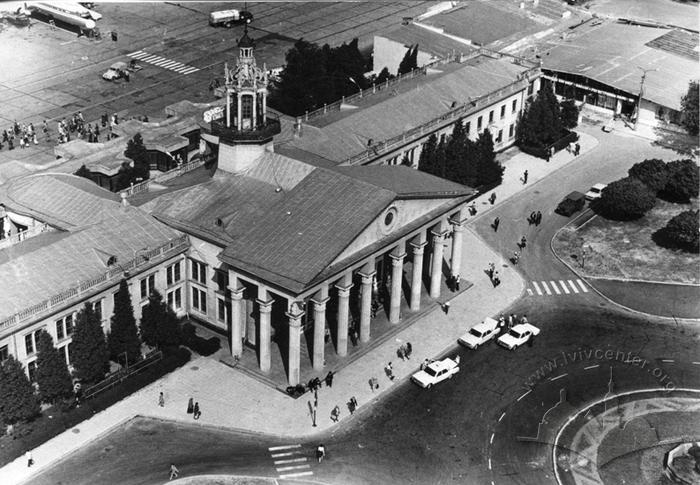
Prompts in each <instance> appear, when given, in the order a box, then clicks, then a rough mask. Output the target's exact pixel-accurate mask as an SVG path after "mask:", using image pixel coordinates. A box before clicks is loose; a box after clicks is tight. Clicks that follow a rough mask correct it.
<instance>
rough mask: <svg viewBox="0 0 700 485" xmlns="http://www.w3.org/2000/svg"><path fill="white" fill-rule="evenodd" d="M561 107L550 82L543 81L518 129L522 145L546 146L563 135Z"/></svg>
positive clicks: (524, 113)
mask: <svg viewBox="0 0 700 485" xmlns="http://www.w3.org/2000/svg"><path fill="white" fill-rule="evenodd" d="M563 128H564V125H563V123H562V119H561V108H560V107H559V102H558V101H557V97H556V96H555V95H554V91H552V86H551V84H549V83H543V85H542V87H541V88H540V90H539V92H538V93H537V96H536V97H535V99H534V101H532V102H530V103H528V104H527V106H525V109H524V110H523V113H522V115H521V117H520V121H519V123H518V129H517V142H518V145H521V146H530V147H535V148H544V147H546V146H548V145H550V144H552V143H553V142H555V141H556V140H558V139H559V138H560V137H561V136H562V131H563Z"/></svg>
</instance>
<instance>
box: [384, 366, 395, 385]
mask: <svg viewBox="0 0 700 485" xmlns="http://www.w3.org/2000/svg"><path fill="white" fill-rule="evenodd" d="M384 372H385V373H386V376H387V377H388V378H389V380H390V381H393V380H394V378H395V376H394V368H393V367H392V366H391V362H389V363H388V364H387V365H386V367H384Z"/></svg>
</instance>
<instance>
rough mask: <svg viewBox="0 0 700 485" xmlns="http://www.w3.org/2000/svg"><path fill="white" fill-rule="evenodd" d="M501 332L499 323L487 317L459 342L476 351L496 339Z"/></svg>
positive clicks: (460, 338)
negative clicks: (480, 346)
mask: <svg viewBox="0 0 700 485" xmlns="http://www.w3.org/2000/svg"><path fill="white" fill-rule="evenodd" d="M498 332H499V329H498V321H496V320H494V319H493V318H491V317H486V318H485V319H484V321H483V322H481V323H479V324H477V325H474V326H473V327H472V328H470V329H469V331H468V332H467V333H465V334H464V335H462V336H461V337H459V340H458V342H459V343H460V344H462V345H464V346H465V347H469V348H470V349H476V348H477V347H479V345H482V344H485V343H486V342H488V341H489V340H491V339H492V338H494V337H495V336H496V335H497V334H498Z"/></svg>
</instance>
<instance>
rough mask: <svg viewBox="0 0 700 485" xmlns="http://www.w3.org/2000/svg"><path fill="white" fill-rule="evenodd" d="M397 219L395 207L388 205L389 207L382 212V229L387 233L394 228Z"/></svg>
mask: <svg viewBox="0 0 700 485" xmlns="http://www.w3.org/2000/svg"><path fill="white" fill-rule="evenodd" d="M397 221H398V212H397V210H396V207H389V209H388V210H387V211H386V213H385V214H384V226H383V227H382V229H383V231H384V232H386V233H388V232H390V231H392V230H393V229H394V227H395V226H396V222H397Z"/></svg>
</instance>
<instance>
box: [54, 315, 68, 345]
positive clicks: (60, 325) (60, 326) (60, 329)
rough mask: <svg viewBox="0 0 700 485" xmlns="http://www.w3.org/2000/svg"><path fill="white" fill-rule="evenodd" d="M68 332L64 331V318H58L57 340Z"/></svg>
mask: <svg viewBox="0 0 700 485" xmlns="http://www.w3.org/2000/svg"><path fill="white" fill-rule="evenodd" d="M65 336H66V334H65V332H64V331H63V319H60V320H56V340H61V339H62V338H63V337H65Z"/></svg>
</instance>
